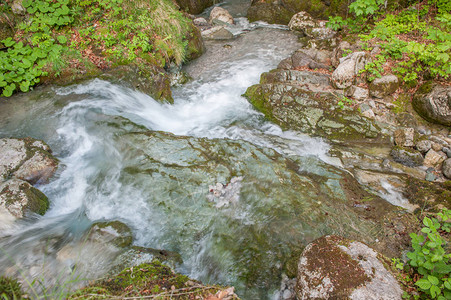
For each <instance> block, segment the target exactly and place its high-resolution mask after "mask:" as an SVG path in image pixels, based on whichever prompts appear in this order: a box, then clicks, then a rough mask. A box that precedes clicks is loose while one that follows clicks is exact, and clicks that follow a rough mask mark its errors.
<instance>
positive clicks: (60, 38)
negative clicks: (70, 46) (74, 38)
mask: <svg viewBox="0 0 451 300" xmlns="http://www.w3.org/2000/svg"><path fill="white" fill-rule="evenodd" d="M56 39H57V40H58V42H59V43H60V44H66V43H67V38H66V37H65V36H64V35H59V36H57V37H56Z"/></svg>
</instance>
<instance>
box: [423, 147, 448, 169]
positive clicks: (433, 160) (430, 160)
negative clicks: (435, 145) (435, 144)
mask: <svg viewBox="0 0 451 300" xmlns="http://www.w3.org/2000/svg"><path fill="white" fill-rule="evenodd" d="M445 159H446V154H445V153H443V152H441V151H440V152H435V151H434V150H433V149H430V150H429V151H428V152H427V153H426V155H425V157H424V162H423V165H425V166H426V167H433V168H434V167H437V166H439V165H440V164H441V163H442V162H443V161H444V160H445Z"/></svg>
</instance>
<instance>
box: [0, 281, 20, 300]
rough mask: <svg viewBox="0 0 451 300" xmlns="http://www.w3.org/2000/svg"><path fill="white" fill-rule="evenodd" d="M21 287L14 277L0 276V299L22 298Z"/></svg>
mask: <svg viewBox="0 0 451 300" xmlns="http://www.w3.org/2000/svg"><path fill="white" fill-rule="evenodd" d="M22 295H23V292H22V287H21V285H20V283H19V282H18V281H17V280H16V279H12V278H9V277H5V276H0V300H13V299H14V300H16V299H22Z"/></svg>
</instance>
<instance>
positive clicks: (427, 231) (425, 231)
mask: <svg viewBox="0 0 451 300" xmlns="http://www.w3.org/2000/svg"><path fill="white" fill-rule="evenodd" d="M421 232H423V233H429V232H431V229H429V228H427V227H423V228H422V229H421Z"/></svg>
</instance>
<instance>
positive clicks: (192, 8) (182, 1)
mask: <svg viewBox="0 0 451 300" xmlns="http://www.w3.org/2000/svg"><path fill="white" fill-rule="evenodd" d="M175 2H176V3H177V5H178V6H179V7H180V8H181V9H183V10H184V11H187V12H188V13H190V14H193V15H197V14H200V13H201V12H202V11H203V10H204V9H206V8H207V7H210V6H212V5H213V0H175Z"/></svg>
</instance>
